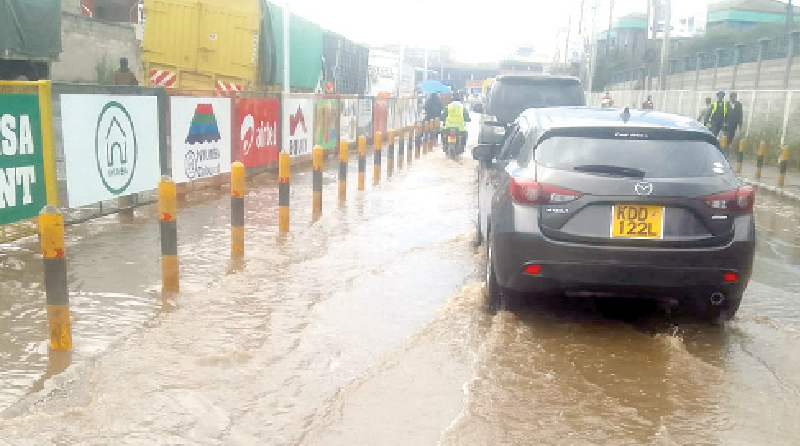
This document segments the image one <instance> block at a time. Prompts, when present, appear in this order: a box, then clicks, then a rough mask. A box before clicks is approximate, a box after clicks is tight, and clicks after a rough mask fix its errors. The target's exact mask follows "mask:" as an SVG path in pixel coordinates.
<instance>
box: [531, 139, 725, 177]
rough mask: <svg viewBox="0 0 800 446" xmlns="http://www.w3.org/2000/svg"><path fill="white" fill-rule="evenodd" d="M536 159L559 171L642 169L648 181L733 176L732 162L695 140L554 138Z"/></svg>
mask: <svg viewBox="0 0 800 446" xmlns="http://www.w3.org/2000/svg"><path fill="white" fill-rule="evenodd" d="M534 160H535V161H536V163H537V164H539V165H543V166H545V167H548V168H551V169H559V170H581V168H582V167H585V166H613V167H615V168H617V167H618V168H622V169H632V170H639V171H641V172H643V173H644V176H645V178H688V177H712V176H718V175H722V174H728V173H730V166H729V164H728V161H727V160H726V159H725V156H724V155H723V154H722V152H721V151H720V150H719V149H718V148H717V147H716V146H714V145H712V144H709V143H708V142H705V141H693V140H682V141H681V140H675V141H670V140H663V139H638V140H637V139H611V138H606V139H603V138H586V137H571V136H554V137H552V138H548V139H545V140H543V141H541V142H540V143H539V145H538V146H537V147H536V150H535V152H534ZM576 167H577V168H578V169H576Z"/></svg>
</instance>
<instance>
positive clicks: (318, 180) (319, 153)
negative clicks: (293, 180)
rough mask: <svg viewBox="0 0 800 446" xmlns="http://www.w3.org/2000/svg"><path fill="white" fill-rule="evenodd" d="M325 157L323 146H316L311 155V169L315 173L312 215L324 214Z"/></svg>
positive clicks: (312, 182) (312, 187)
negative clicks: (323, 169)
mask: <svg viewBox="0 0 800 446" xmlns="http://www.w3.org/2000/svg"><path fill="white" fill-rule="evenodd" d="M324 157H325V152H324V150H323V148H322V146H314V150H313V151H312V153H311V167H312V169H313V173H312V174H311V175H312V177H311V184H312V186H311V190H312V191H313V192H312V195H313V198H312V203H311V213H312V214H313V215H319V214H321V213H322V163H323V159H324Z"/></svg>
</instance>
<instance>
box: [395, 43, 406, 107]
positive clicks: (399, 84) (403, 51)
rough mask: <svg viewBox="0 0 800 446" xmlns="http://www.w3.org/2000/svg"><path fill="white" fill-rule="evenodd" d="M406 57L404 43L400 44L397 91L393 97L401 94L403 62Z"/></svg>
mask: <svg viewBox="0 0 800 446" xmlns="http://www.w3.org/2000/svg"><path fill="white" fill-rule="evenodd" d="M405 58H406V45H405V44H404V43H403V44H400V64H399V67H398V68H397V91H396V92H395V97H398V98H399V97H400V94H401V86H402V84H403V64H404V63H405Z"/></svg>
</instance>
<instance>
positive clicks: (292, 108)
mask: <svg viewBox="0 0 800 446" xmlns="http://www.w3.org/2000/svg"><path fill="white" fill-rule="evenodd" d="M313 137H314V101H313V99H311V98H309V97H304V98H298V97H293V96H289V97H284V100H283V144H282V146H281V151H284V150H288V152H289V155H290V156H302V155H310V154H311V145H312V142H313Z"/></svg>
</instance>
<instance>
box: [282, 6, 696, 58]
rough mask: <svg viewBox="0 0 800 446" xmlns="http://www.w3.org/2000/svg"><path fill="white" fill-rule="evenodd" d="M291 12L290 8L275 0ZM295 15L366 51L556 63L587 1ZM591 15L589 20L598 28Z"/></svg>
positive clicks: (335, 9)
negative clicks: (518, 56) (419, 50)
mask: <svg viewBox="0 0 800 446" xmlns="http://www.w3.org/2000/svg"><path fill="white" fill-rule="evenodd" d="M273 1H275V3H276V4H279V5H281V4H285V0H273ZM595 1H597V2H598V5H599V6H598V12H597V25H596V26H597V31H600V30H603V29H605V28H607V26H608V16H609V14H608V11H609V9H608V7H609V2H610V1H611V0H585V4H586V5H587V8H586V9H587V11H588V10H589V8H588V6H589V5H592V4H594V2H595ZM289 2H290V3H289V5H290V6H289V7H290V9H291V11H292V12H294V13H295V14H298V15H300V16H302V17H305V18H306V19H308V20H311V21H312V22H315V23H317V24H319V25H320V26H322V27H323V28H325V29H329V30H331V31H334V32H337V33H339V34H341V35H343V36H345V37H347V38H349V39H351V40H354V41H357V42H360V43H364V44H373V45H376V44H385V43H404V44H406V45H409V46H427V47H429V48H435V47H438V46H441V45H449V46H451V47H453V50H454V53H455V57H456V59H457V60H459V61H462V62H483V61H487V62H496V61H498V60H499V59H501V58H502V57H504V56H506V55H508V54H509V53H510V52H511V51H512V50H513V49H514V48H516V47H518V46H520V45H525V44H527V45H533V46H534V47H535V48H536V51H537V52H538V53H541V54H543V55H547V56H550V57H552V56H553V55H554V54H555V52H556V48H557V46H558V45H560V46H561V51H563V46H564V42H565V41H566V28H567V27H568V25H569V23H570V15H572V20H571V23H572V29H573V30H572V32H571V33H570V37H571V39H570V40H571V41H572V42H580V37H579V36H577V29H578V21H579V18H580V9H581V0H490V1H483V2H477V1H474V0H466V1H464V0H462V1H456V0H399V1H398V2H383V1H380V0H378V1H376V0H336V1H331V0H289ZM614 2H615V7H614V16H615V17H619V16H621V15H625V14H628V13H630V12H645V11H646V10H647V3H646V1H645V0H614ZM672 2H673V10H675V9H677V8H679V7H681V6H682V5H688V6H689V7H696V6H697V5H705V4H707V3H709V0H672ZM591 18H592V17H591V13H590V12H589V13H588V14H587V15H586V16H585V17H584V20H588V22H587V23H591Z"/></svg>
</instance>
